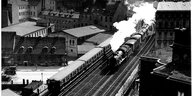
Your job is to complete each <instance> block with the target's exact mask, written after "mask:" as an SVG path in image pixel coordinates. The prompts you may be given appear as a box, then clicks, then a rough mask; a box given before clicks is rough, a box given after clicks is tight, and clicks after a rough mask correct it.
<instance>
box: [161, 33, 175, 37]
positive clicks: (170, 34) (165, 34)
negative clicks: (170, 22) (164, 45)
mask: <svg viewBox="0 0 192 96" xmlns="http://www.w3.org/2000/svg"><path fill="white" fill-rule="evenodd" d="M168 33H169V36H173V32H157V34H158V35H159V37H160V36H161V35H163V34H164V35H163V36H167V35H168Z"/></svg>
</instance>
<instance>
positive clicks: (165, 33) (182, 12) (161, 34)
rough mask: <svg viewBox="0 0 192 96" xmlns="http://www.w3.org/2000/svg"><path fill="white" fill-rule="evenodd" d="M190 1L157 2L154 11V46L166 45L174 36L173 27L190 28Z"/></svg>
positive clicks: (170, 42) (169, 43)
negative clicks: (155, 10)
mask: <svg viewBox="0 0 192 96" xmlns="http://www.w3.org/2000/svg"><path fill="white" fill-rule="evenodd" d="M190 6H191V4H190V2H159V3H158V7H157V12H156V41H155V47H156V48H162V47H168V46H169V45H171V44H172V43H173V40H174V38H175V32H174V28H190V25H191V22H190V21H191V16H190Z"/></svg>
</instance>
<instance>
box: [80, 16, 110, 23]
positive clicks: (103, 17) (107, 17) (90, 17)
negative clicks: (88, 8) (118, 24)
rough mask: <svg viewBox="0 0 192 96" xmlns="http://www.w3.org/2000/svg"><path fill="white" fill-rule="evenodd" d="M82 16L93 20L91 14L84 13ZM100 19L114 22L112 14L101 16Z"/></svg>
mask: <svg viewBox="0 0 192 96" xmlns="http://www.w3.org/2000/svg"><path fill="white" fill-rule="evenodd" d="M82 18H83V19H84V18H85V19H89V20H92V19H93V17H92V16H90V15H82ZM99 20H100V21H105V22H112V20H113V18H112V17H111V16H100V17H99Z"/></svg>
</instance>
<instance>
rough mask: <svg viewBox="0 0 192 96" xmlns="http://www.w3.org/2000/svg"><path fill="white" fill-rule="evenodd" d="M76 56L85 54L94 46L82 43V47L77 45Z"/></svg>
mask: <svg viewBox="0 0 192 96" xmlns="http://www.w3.org/2000/svg"><path fill="white" fill-rule="evenodd" d="M77 47H78V54H85V53H87V52H88V51H90V50H91V49H93V48H95V47H96V45H94V44H92V43H83V44H82V45H78V46H77Z"/></svg>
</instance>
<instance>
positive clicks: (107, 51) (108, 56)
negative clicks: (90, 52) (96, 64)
mask: <svg viewBox="0 0 192 96" xmlns="http://www.w3.org/2000/svg"><path fill="white" fill-rule="evenodd" d="M111 39H112V37H110V38H108V39H106V40H105V41H103V42H102V43H101V44H99V45H98V46H97V48H103V50H104V57H103V59H104V60H107V63H106V64H105V65H104V66H103V67H106V66H108V64H110V59H111V58H112V57H113V51H112V49H111V45H110V41H111Z"/></svg>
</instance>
